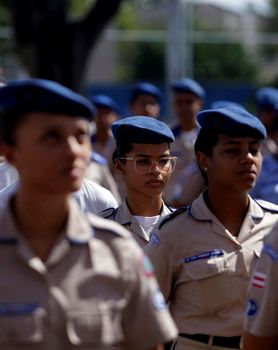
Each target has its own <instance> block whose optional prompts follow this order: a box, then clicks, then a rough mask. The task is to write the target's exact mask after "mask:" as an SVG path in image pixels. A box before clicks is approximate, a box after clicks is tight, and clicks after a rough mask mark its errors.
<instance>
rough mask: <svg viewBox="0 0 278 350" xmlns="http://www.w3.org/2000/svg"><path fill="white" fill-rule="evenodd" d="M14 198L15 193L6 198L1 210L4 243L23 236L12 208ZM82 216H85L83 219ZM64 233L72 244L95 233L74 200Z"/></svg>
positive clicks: (87, 238)
mask: <svg viewBox="0 0 278 350" xmlns="http://www.w3.org/2000/svg"><path fill="white" fill-rule="evenodd" d="M12 198H13V195H10V196H9V198H7V199H5V200H6V203H5V205H4V206H3V208H2V209H1V212H0V215H1V223H2V227H4V228H5V231H2V232H1V234H0V243H1V242H2V243H3V244H4V243H5V242H7V243H8V242H10V243H13V242H14V243H17V241H18V240H19V239H20V237H21V234H20V232H19V229H18V227H17V225H16V222H15V219H14V216H13V213H12V209H11V200H12ZM81 216H83V220H82V217H81ZM62 234H64V235H65V236H66V237H67V238H68V240H69V241H70V243H72V244H84V243H87V242H88V240H89V239H90V237H91V236H92V235H93V228H92V227H91V226H90V224H89V221H88V219H86V216H85V215H84V214H82V213H81V212H80V209H79V208H78V205H77V204H76V203H75V202H74V201H73V200H71V202H70V209H69V216H68V220H67V224H66V227H65V229H64V230H63V232H62Z"/></svg>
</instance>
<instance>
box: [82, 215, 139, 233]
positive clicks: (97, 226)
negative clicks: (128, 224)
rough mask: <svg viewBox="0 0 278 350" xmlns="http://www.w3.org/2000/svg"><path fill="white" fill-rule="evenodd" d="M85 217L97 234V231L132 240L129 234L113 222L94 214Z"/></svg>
mask: <svg viewBox="0 0 278 350" xmlns="http://www.w3.org/2000/svg"><path fill="white" fill-rule="evenodd" d="M87 217H88V220H89V223H90V224H91V226H92V228H93V229H94V230H95V232H96V233H98V231H102V232H104V231H105V232H108V233H110V234H112V235H115V236H120V237H123V238H132V236H131V234H130V232H129V231H128V230H127V229H125V228H124V227H123V226H122V225H120V224H118V223H117V222H115V221H112V220H108V219H105V218H102V217H100V216H97V215H95V214H88V215H87Z"/></svg>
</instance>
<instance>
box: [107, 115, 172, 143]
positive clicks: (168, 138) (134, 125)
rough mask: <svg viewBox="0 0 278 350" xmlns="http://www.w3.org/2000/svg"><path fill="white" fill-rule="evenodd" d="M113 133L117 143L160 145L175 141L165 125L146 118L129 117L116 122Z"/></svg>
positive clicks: (113, 125)
mask: <svg viewBox="0 0 278 350" xmlns="http://www.w3.org/2000/svg"><path fill="white" fill-rule="evenodd" d="M112 133H113V136H114V138H115V140H116V141H117V142H124V141H128V142H131V143H141V144H142V143H149V144H159V143H164V142H167V143H171V142H173V141H174V135H173V133H172V131H171V129H170V128H169V127H168V126H167V125H166V124H165V123H163V122H161V121H159V120H157V119H155V118H151V117H145V116H135V117H127V118H124V119H120V120H118V121H116V122H114V123H113V124H112Z"/></svg>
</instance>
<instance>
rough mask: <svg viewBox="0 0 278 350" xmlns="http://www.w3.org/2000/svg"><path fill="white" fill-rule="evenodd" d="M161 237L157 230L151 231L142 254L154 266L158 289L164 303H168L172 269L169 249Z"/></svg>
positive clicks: (171, 283)
mask: <svg viewBox="0 0 278 350" xmlns="http://www.w3.org/2000/svg"><path fill="white" fill-rule="evenodd" d="M161 236H162V235H161V234H160V233H159V231H158V230H155V231H153V232H152V234H151V238H150V241H149V243H148V244H147V245H146V246H145V247H144V252H145V254H146V255H147V256H148V257H149V258H150V260H151V262H152V264H153V266H154V271H155V276H156V279H157V281H158V284H159V287H160V289H161V291H162V293H163V295H164V298H165V300H166V302H168V301H169V298H170V295H171V287H172V285H173V272H172V270H173V268H172V263H171V259H170V249H169V247H168V246H167V243H166V242H165V240H164V239H163V237H161Z"/></svg>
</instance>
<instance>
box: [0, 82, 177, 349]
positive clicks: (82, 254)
mask: <svg viewBox="0 0 278 350" xmlns="http://www.w3.org/2000/svg"><path fill="white" fill-rule="evenodd" d="M0 111H1V114H0V136H1V147H2V151H3V154H4V156H5V157H6V159H7V160H8V161H9V162H10V163H11V164H12V165H14V166H15V167H16V169H17V171H18V173H19V178H20V181H19V187H18V189H17V190H16V192H15V193H13V194H12V195H11V196H10V197H9V198H8V199H7V201H6V204H5V205H4V207H3V208H1V211H0V348H1V349H5V350H16V349H21V350H30V349H36V350H49V349H51V350H62V349H63V350H71V349H79V348H80V349H83V350H89V349H90V350H91V349H99V350H101V349H112V348H113V346H114V345H117V346H118V348H130V349H158V348H159V344H163V343H164V342H166V341H168V340H169V338H172V337H173V336H175V326H174V324H173V321H172V320H171V318H170V316H169V315H168V313H167V309H166V308H165V306H164V304H163V297H161V294H160V292H159V290H158V287H157V284H156V282H155V279H154V276H153V272H152V269H151V266H150V265H149V264H148V261H147V260H146V259H144V256H143V254H142V251H141V250H140V249H139V248H138V247H137V245H136V244H135V243H134V242H133V240H132V239H131V236H130V233H129V232H128V231H126V230H125V229H124V228H122V227H121V226H120V225H118V224H116V223H113V222H111V221H108V220H104V219H101V218H99V217H97V216H86V215H85V214H82V213H81V211H80V209H79V208H78V206H77V204H76V203H75V202H74V200H73V199H72V198H71V193H72V192H74V191H76V190H78V189H79V187H80V186H81V183H82V180H83V177H84V175H85V172H86V168H87V164H88V161H89V157H90V153H91V150H90V139H89V123H88V120H89V119H90V118H91V113H92V110H91V104H90V102H89V101H87V99H85V98H84V97H82V96H80V95H78V94H76V93H74V92H73V91H71V90H68V89H67V88H65V87H63V86H61V85H59V84H57V83H54V82H50V81H46V80H39V79H34V80H33V79H30V80H29V79H28V80H22V81H15V82H10V83H8V84H7V86H5V87H3V88H1V89H0ZM134 315H136V317H134ZM142 329H144V333H143V334H141V333H140V330H142Z"/></svg>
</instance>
